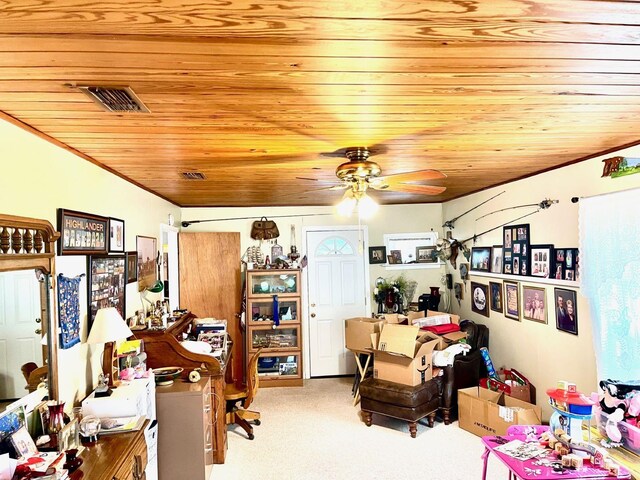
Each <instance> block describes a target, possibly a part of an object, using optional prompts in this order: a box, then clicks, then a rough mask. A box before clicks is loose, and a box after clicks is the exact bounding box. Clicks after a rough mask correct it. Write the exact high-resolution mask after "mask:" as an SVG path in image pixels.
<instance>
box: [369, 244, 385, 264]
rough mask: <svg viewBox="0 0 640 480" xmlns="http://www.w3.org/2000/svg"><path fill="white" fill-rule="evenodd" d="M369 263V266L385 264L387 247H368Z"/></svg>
mask: <svg viewBox="0 0 640 480" xmlns="http://www.w3.org/2000/svg"><path fill="white" fill-rule="evenodd" d="M369 263H370V264H371V265H376V264H380V263H387V247H385V246H384V245H381V246H377V247H369Z"/></svg>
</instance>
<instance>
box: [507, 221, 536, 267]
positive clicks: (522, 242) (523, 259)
mask: <svg viewBox="0 0 640 480" xmlns="http://www.w3.org/2000/svg"><path fill="white" fill-rule="evenodd" d="M529 238H530V237H529V224H528V223H526V224H521V225H510V226H508V227H503V230H502V239H503V247H502V250H503V259H502V260H503V266H502V273H508V274H510V275H523V276H526V275H529V272H530V269H529V266H530V258H531V257H530V254H531V252H530V250H529Z"/></svg>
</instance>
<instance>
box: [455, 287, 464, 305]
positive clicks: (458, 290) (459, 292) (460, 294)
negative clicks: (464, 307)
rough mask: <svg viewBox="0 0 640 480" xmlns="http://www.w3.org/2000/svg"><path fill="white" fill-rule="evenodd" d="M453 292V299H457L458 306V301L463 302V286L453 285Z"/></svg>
mask: <svg viewBox="0 0 640 480" xmlns="http://www.w3.org/2000/svg"><path fill="white" fill-rule="evenodd" d="M453 292H454V294H455V297H456V298H457V299H458V304H460V300H464V285H463V284H462V283H460V282H456V283H454V284H453Z"/></svg>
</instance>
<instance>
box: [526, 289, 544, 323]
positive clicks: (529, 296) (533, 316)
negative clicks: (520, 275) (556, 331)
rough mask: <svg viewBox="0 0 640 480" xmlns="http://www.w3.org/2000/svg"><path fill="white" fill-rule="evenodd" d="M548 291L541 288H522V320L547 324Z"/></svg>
mask: <svg viewBox="0 0 640 480" xmlns="http://www.w3.org/2000/svg"><path fill="white" fill-rule="evenodd" d="M546 293H547V291H546V290H545V289H544V288H541V287H532V286H530V285H523V286H522V318H525V319H527V320H532V321H534V322H539V323H547V309H548V305H547V295H546Z"/></svg>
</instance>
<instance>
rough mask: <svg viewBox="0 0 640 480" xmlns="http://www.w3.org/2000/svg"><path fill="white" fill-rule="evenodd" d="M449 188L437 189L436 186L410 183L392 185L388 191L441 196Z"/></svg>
mask: <svg viewBox="0 0 640 480" xmlns="http://www.w3.org/2000/svg"><path fill="white" fill-rule="evenodd" d="M446 189H447V187H436V186H434V185H416V184H410V183H401V184H399V185H390V186H389V188H388V189H387V191H393V192H405V193H416V194H418V195H439V194H441V193H442V192H444V191H445V190H446Z"/></svg>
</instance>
